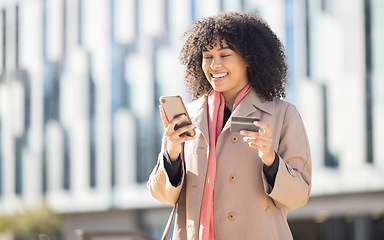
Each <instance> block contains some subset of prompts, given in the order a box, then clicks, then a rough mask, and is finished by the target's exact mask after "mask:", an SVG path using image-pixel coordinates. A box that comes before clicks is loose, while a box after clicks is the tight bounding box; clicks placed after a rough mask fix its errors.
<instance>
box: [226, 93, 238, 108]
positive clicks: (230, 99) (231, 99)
mask: <svg viewBox="0 0 384 240" xmlns="http://www.w3.org/2000/svg"><path fill="white" fill-rule="evenodd" d="M236 96H237V94H236ZM236 96H234V97H226V96H225V95H224V99H225V105H227V107H228V108H229V110H231V112H232V108H233V104H234V103H235V99H236Z"/></svg>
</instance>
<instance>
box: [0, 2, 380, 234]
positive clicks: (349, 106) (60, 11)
mask: <svg viewBox="0 0 384 240" xmlns="http://www.w3.org/2000/svg"><path fill="white" fill-rule="evenodd" d="M221 10H224V11H250V12H258V13H260V14H261V15H262V16H263V17H264V18H265V19H266V20H267V22H268V23H269V24H270V26H271V28H272V29H273V30H274V31H275V32H276V34H277V35H278V36H279V37H280V38H281V39H282V41H283V42H284V45H285V46H286V51H287V55H288V64H289V67H290V69H289V87H288V100H289V101H292V102H293V103H294V104H295V105H296V106H297V107H298V108H299V110H300V112H301V114H302V117H303V120H304V122H305V125H306V127H307V132H308V136H309V141H310V143H311V150H312V157H313V190H312V197H311V200H310V201H309V203H308V204H307V205H306V206H305V207H304V208H302V209H299V210H295V211H292V212H291V213H290V214H289V218H290V219H292V220H295V219H299V220H300V219H301V220H302V219H312V218H313V219H315V218H316V216H323V215H324V212H326V214H327V216H328V217H332V216H333V215H332V214H333V212H332V211H331V210H330V209H332V208H330V205H329V204H330V203H329V201H326V200H324V196H330V197H332V196H333V197H335V198H337V197H338V196H339V195H340V194H341V195H343V194H347V195H348V194H357V195H361V194H363V195H364V194H365V193H367V194H370V193H372V194H373V195H374V196H375V198H374V199H375V201H373V202H372V206H375V207H374V208H373V207H372V208H368V209H365V208H364V209H365V210H364V211H361V213H362V214H370V213H376V214H377V213H379V214H381V213H382V212H384V206H383V205H381V204H380V201H379V203H377V202H376V200H377V199H381V198H382V195H381V194H380V193H381V192H383V191H384V174H383V172H384V150H383V148H382V147H381V146H382V145H383V143H384V137H383V136H384V99H383V98H384V92H383V91H384V90H383V89H384V86H383V85H384V60H383V57H382V56H384V54H383V53H384V49H383V46H384V30H383V29H382V28H381V27H380V26H381V25H380V24H381V23H382V22H383V20H384V19H383V18H384V1H383V0H366V1H363V0H354V1H347V0H344V1H336V2H335V1H331V0H314V1H309V0H284V1H283V0H273V1H269V2H268V4H265V2H264V1H261V0H213V1H204V0H183V1H180V0H6V1H1V3H0V214H6V213H12V212H15V211H19V210H21V209H23V208H26V207H33V206H36V205H37V204H39V203H41V202H42V201H47V202H48V204H49V205H50V206H51V207H52V208H53V209H55V210H56V211H59V212H60V213H63V214H64V215H65V216H66V227H65V233H66V234H65V236H67V239H73V233H74V230H75V229H77V228H84V229H87V230H89V231H91V230H100V229H105V230H111V229H110V223H111V222H113V221H119V220H118V219H121V214H122V215H124V217H123V218H124V219H125V220H124V221H121V222H120V224H118V225H116V226H120V227H121V228H120V227H119V229H120V230H124V226H126V229H125V230H127V229H133V228H137V229H139V230H141V231H145V232H147V233H149V234H151V235H152V236H155V237H158V236H159V234H161V230H162V228H163V226H164V225H165V222H166V219H167V214H168V212H169V208H164V206H163V205H161V204H160V203H158V202H157V201H156V200H154V199H153V198H152V197H151V196H150V195H149V192H148V191H147V188H146V184H145V183H146V180H147V178H148V175H149V174H150V171H151V170H152V168H153V166H154V164H155V162H156V157H157V153H158V151H159V148H160V139H161V135H162V129H163V128H162V125H161V121H160V118H159V114H158V110H157V105H158V98H159V97H160V96H161V95H176V94H177V95H182V97H183V98H184V100H185V101H186V102H188V101H189V100H190V97H189V96H188V94H187V93H186V91H185V87H184V83H183V70H184V68H183V67H182V66H181V65H180V64H179V62H178V54H179V49H180V46H181V45H180V44H181V41H179V40H180V36H181V35H182V33H183V32H184V31H185V30H186V29H187V28H188V27H189V26H190V24H191V21H193V20H196V19H201V18H203V17H206V16H209V15H212V14H215V13H217V12H219V11H221ZM375 193H379V194H375ZM348 196H350V195H348ZM369 196H371V195H369ZM325 199H327V198H325ZM365 201H368V203H370V202H369V198H367V199H366V200H365ZM337 202H339V203H340V206H342V205H343V204H342V201H337ZM382 202H383V203H384V201H382ZM373 203H375V204H376V205H374V204H373ZM319 204H320V205H319ZM346 206H348V207H345V208H344V209H345V211H342V212H341V213H340V214H338V216H340V215H343V214H344V213H346V212H347V211H348V209H351V208H352V209H360V208H361V205H360V204H359V202H354V205H346ZM112 210H113V211H112ZM119 211H121V212H119ZM359 213H360V212H359ZM98 214H99V215H98ZM103 214H106V216H108V218H109V217H110V218H111V219H113V218H114V217H115V220H111V222H109V221H107V220H105V222H104V221H102V220H100V221H96V220H95V219H99V218H102V219H103V217H101V216H102V215H103ZM322 214H323V215H322ZM108 218H106V219H108ZM138 219H140V220H138ZM154 219H157V220H154ZM137 222H140V224H133V223H137ZM86 223H87V224H86ZM114 224H115V223H113V225H114ZM132 224H133V225H132Z"/></svg>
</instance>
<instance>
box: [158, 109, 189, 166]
mask: <svg viewBox="0 0 384 240" xmlns="http://www.w3.org/2000/svg"><path fill="white" fill-rule="evenodd" d="M159 110H160V116H161V120H162V121H163V125H164V129H165V137H166V138H167V151H168V155H169V158H170V159H171V161H176V160H177V158H178V157H179V154H180V153H181V149H182V143H184V142H186V141H191V140H193V139H195V138H196V135H195V136H193V137H190V136H180V135H181V134H182V133H184V132H187V131H189V130H191V129H193V128H195V127H196V126H195V125H193V124H191V125H187V126H185V127H181V128H179V129H177V130H175V126H176V124H178V123H181V122H182V121H183V120H185V119H186V118H187V116H185V115H184V114H183V115H180V116H178V117H176V118H174V119H173V120H172V121H171V122H169V120H168V118H167V116H166V115H165V111H164V108H163V107H162V106H161V105H160V106H159Z"/></svg>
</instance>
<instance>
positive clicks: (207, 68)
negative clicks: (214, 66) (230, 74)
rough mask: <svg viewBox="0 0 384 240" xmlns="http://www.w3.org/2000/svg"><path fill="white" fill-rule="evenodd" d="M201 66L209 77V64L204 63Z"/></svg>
mask: <svg viewBox="0 0 384 240" xmlns="http://www.w3.org/2000/svg"><path fill="white" fill-rule="evenodd" d="M201 68H202V69H203V72H204V75H205V76H206V77H207V78H208V77H209V71H208V70H209V65H208V64H205V63H203V64H202V65H201Z"/></svg>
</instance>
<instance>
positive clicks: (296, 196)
mask: <svg viewBox="0 0 384 240" xmlns="http://www.w3.org/2000/svg"><path fill="white" fill-rule="evenodd" d="M277 153H278V155H279V168H278V170H277V174H276V180H275V185H274V187H273V188H272V187H271V186H270V185H269V184H268V182H267V181H266V178H265V175H264V173H262V174H263V183H264V190H265V193H266V194H267V195H268V196H270V197H271V198H272V199H273V201H274V203H275V204H276V206H277V207H280V208H284V209H295V208H299V207H301V206H303V205H305V204H306V203H307V201H308V199H309V195H310V193H311V176H312V163H311V156H310V149H309V142H308V138H307V134H306V131H305V128H304V124H303V121H302V119H301V117H300V115H299V113H298V111H297V110H296V108H295V107H294V106H293V105H288V107H287V110H286V114H285V117H284V123H283V127H282V131H281V137H280V143H279V148H278V151H277Z"/></svg>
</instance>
